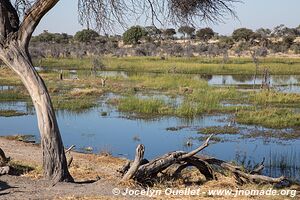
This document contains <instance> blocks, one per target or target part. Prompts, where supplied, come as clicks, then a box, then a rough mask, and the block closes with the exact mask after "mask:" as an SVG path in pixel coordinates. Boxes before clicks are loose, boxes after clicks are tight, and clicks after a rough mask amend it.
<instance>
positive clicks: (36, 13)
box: [18, 0, 59, 47]
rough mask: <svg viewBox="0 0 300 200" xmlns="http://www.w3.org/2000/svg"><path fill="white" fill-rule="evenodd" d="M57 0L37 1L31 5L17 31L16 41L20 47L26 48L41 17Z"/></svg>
mask: <svg viewBox="0 0 300 200" xmlns="http://www.w3.org/2000/svg"><path fill="white" fill-rule="evenodd" d="M58 1H59V0H38V1H36V3H34V4H33V5H32V7H31V8H30V9H29V10H28V12H27V13H26V15H25V16H24V19H23V22H22V24H21V26H20V29H19V36H18V39H19V41H20V45H21V46H25V47H26V46H28V43H29V40H30V38H31V36H32V33H33V32H34V30H35V29H36V27H37V25H38V24H39V22H40V21H41V19H42V18H43V16H44V15H45V14H46V13H47V12H48V11H49V10H51V9H52V8H53V7H54V6H55V5H56V4H57V2H58Z"/></svg>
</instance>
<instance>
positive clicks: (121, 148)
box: [0, 95, 300, 180]
mask: <svg viewBox="0 0 300 200" xmlns="http://www.w3.org/2000/svg"><path fill="white" fill-rule="evenodd" d="M110 97H111V95H110ZM9 106H10V108H12V109H19V110H22V109H24V110H26V109H27V106H26V103H22V102H19V103H16V104H11V105H9V104H7V103H5V104H1V108H5V109H7V108H9ZM103 111H105V112H107V113H109V115H108V116H106V117H104V116H101V112H103ZM228 117H230V116H227V115H220V116H204V117H200V118H197V119H195V120H193V121H189V120H184V119H180V118H176V117H164V118H161V119H155V120H137V119H134V120H133V119H130V118H128V116H126V115H125V114H123V113H119V112H118V111H116V110H115V109H114V108H113V107H110V106H109V105H106V104H105V103H104V102H100V106H99V107H97V108H94V109H91V110H89V111H86V112H83V113H76V114H75V113H70V112H65V111H58V112H57V119H58V123H59V127H60V130H61V134H62V138H63V141H64V144H65V146H66V147H68V146H71V145H73V144H75V145H76V149H77V150H83V149H85V148H87V147H91V148H92V149H93V152H94V153H99V152H101V151H105V152H111V153H112V154H113V155H114V156H120V157H126V158H130V159H132V158H133V157H134V153H135V148H136V146H137V145H138V144H140V143H142V144H144V145H145V147H146V151H145V157H146V158H148V159H152V158H155V157H157V156H159V155H162V154H164V153H167V152H170V151H175V150H184V151H190V150H192V149H194V148H196V147H198V146H199V145H201V144H202V142H203V141H202V139H201V140H198V139H197V138H199V137H201V136H203V135H199V134H197V131H196V129H198V128H204V127H208V126H226V125H227V124H228V121H227V119H228ZM178 126H184V127H187V128H183V129H180V130H178V131H167V130H166V129H167V128H168V127H178ZM244 127H248V128H252V127H250V126H244ZM15 134H33V135H35V136H36V139H37V140H39V131H38V128H37V120H36V116H35V115H27V116H20V117H10V118H2V117H0V135H15ZM220 137H221V138H223V139H224V142H219V143H213V144H211V145H210V146H209V147H208V148H207V149H205V150H204V151H203V153H205V154H208V155H211V156H216V157H218V158H220V159H224V160H227V161H232V160H238V161H239V162H240V163H243V164H245V165H247V164H248V162H249V163H250V164H251V166H254V165H255V164H256V163H259V162H261V161H262V160H263V158H264V157H265V158H266V170H265V173H266V175H271V176H279V175H282V174H284V175H287V176H291V177H293V178H296V179H298V180H300V175H299V174H300V173H299V172H300V170H299V167H300V154H299V153H298V152H300V140H292V141H287V142H276V140H274V142H272V141H271V142H270V140H268V141H267V142H266V139H263V138H258V139H240V136H239V135H223V136H220ZM191 138H193V139H192V143H193V146H192V147H187V145H185V144H186V142H187V141H190V140H191ZM282 159H286V160H284V161H285V163H286V164H287V165H288V166H287V167H286V168H285V169H284V170H282V169H281V168H280V166H281V163H282ZM269 163H272V166H273V167H270V165H269Z"/></svg>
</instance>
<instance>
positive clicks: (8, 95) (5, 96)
mask: <svg viewBox="0 0 300 200" xmlns="http://www.w3.org/2000/svg"><path fill="white" fill-rule="evenodd" d="M28 99H29V95H27V94H26V93H25V92H24V91H22V90H20V89H17V90H3V91H0V101H2V102H3V101H22V100H28Z"/></svg>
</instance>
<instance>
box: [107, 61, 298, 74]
mask: <svg viewBox="0 0 300 200" xmlns="http://www.w3.org/2000/svg"><path fill="white" fill-rule="evenodd" d="M260 61H261V69H262V68H266V67H268V68H269V69H270V73H271V74H300V59H299V58H264V59H260ZM104 63H105V64H106V65H107V66H108V69H109V70H124V71H139V72H162V73H164V72H168V71H175V72H176V73H184V74H194V73H199V74H254V73H255V65H254V64H253V62H252V59H250V58H230V60H229V62H228V63H227V64H225V67H223V66H222V64H221V63H222V59H221V58H206V57H195V58H173V57H172V58H168V59H166V60H161V59H160V58H158V57H126V58H110V57H109V58H108V57H107V58H105V59H104Z"/></svg>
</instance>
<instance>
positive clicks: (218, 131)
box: [198, 126, 240, 135]
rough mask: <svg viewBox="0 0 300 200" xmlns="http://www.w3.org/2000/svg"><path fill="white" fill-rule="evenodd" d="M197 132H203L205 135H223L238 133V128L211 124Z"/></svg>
mask: <svg viewBox="0 0 300 200" xmlns="http://www.w3.org/2000/svg"><path fill="white" fill-rule="evenodd" d="M198 133H199V134H205V135H211V134H215V135H225V134H232V135H233V134H239V133H240V129H239V128H238V127H233V126H211V127H205V128H201V129H199V130H198Z"/></svg>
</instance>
